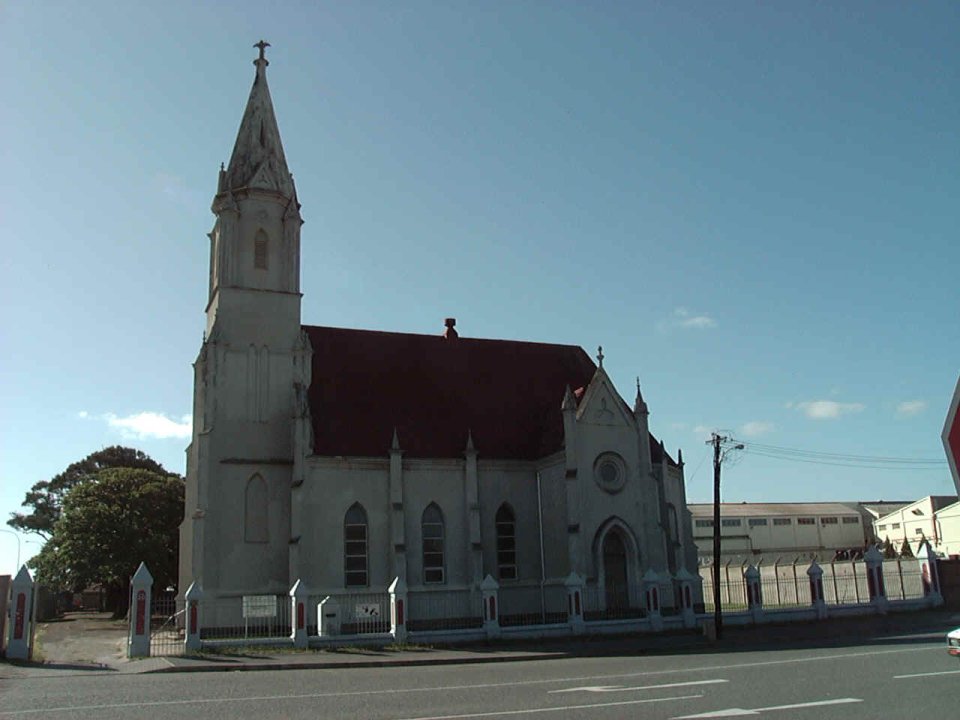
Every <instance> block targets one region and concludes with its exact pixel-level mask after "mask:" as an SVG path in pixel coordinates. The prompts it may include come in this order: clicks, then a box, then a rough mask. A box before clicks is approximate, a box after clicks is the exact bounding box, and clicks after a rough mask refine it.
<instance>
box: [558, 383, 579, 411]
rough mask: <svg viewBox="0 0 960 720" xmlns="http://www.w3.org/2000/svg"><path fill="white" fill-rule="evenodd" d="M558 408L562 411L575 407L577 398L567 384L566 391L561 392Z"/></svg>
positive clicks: (574, 408)
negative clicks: (561, 399)
mask: <svg viewBox="0 0 960 720" xmlns="http://www.w3.org/2000/svg"><path fill="white" fill-rule="evenodd" d="M560 409H561V410H562V411H564V412H567V411H572V410H576V409H577V398H576V396H575V395H574V394H573V391H572V390H571V389H570V386H569V385H567V390H566V392H564V393H563V403H562V404H561V405H560Z"/></svg>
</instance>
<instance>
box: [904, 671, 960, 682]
mask: <svg viewBox="0 0 960 720" xmlns="http://www.w3.org/2000/svg"><path fill="white" fill-rule="evenodd" d="M934 675H960V670H943V671H941V672H925V673H914V674H913V675H894V676H893V679H894V680H906V679H908V678H926V677H933V676H934Z"/></svg>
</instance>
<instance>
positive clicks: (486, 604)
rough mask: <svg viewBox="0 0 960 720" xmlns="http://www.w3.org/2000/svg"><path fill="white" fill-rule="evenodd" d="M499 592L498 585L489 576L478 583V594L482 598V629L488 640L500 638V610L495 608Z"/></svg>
mask: <svg viewBox="0 0 960 720" xmlns="http://www.w3.org/2000/svg"><path fill="white" fill-rule="evenodd" d="M499 590H500V584H499V583H498V582H497V581H496V580H494V579H493V577H492V576H490V575H487V576H486V577H485V578H484V579H483V582H482V583H480V594H481V597H482V598H483V629H484V630H485V631H486V633H487V637H490V638H494V637H500V609H499V608H498V607H497V603H498V602H499V598H498V591H499Z"/></svg>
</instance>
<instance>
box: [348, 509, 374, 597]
mask: <svg viewBox="0 0 960 720" xmlns="http://www.w3.org/2000/svg"><path fill="white" fill-rule="evenodd" d="M343 578H344V580H343V583H344V585H345V586H346V587H366V586H367V585H369V582H368V579H367V511H366V510H364V509H363V505H361V504H360V503H354V504H353V505H351V506H350V509H349V510H347V514H346V515H344V517H343Z"/></svg>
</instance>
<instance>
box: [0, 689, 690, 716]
mask: <svg viewBox="0 0 960 720" xmlns="http://www.w3.org/2000/svg"><path fill="white" fill-rule="evenodd" d="M342 694H348V695H349V694H355V693H315V694H312V695H265V696H263V697H245V698H209V699H206V700H169V701H165V702H140V703H112V704H110V705H87V706H85V707H57V708H41V709H37V710H0V715H38V714H43V715H48V714H50V713H58V712H77V711H82V710H118V709H123V708H148V707H159V706H167V705H191V704H196V705H202V704H210V703H228V702H258V701H259V702H275V701H277V700H300V699H305V698H322V697H328V696H330V695H342ZM702 697H703V694H702V693H701V694H699V695H678V696H677V697H666V698H648V699H645V700H622V701H620V702H610V703H594V704H591V705H567V706H564V707H541V708H529V709H526V710H500V711H497V712H483V713H468V714H465V715H431V716H429V717H418V718H406V719H405V720H453V719H454V718H474V717H494V716H497V715H523V714H526V713H545V712H559V711H561V710H579V709H588V708H602V707H614V706H617V705H641V704H643V703H657V702H667V701H669V700H694V699H696V698H702Z"/></svg>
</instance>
